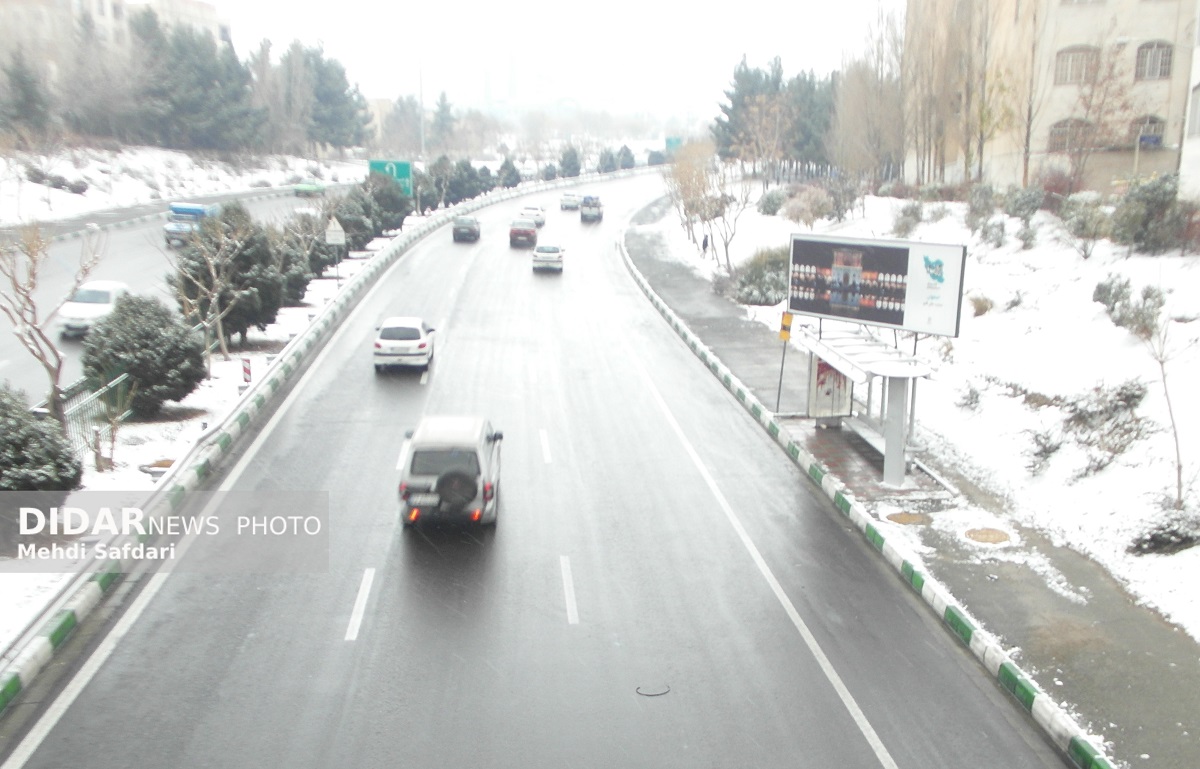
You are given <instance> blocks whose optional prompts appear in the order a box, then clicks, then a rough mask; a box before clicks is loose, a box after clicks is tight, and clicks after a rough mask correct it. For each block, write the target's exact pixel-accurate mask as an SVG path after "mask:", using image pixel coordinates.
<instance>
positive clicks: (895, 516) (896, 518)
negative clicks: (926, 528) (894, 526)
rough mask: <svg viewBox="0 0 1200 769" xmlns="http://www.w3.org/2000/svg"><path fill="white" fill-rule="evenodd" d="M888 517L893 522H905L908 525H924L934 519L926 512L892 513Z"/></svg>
mask: <svg viewBox="0 0 1200 769" xmlns="http://www.w3.org/2000/svg"><path fill="white" fill-rule="evenodd" d="M887 519H888V520H889V521H891V522H892V523H903V524H905V525H906V526H912V525H916V524H920V525H924V524H927V523H930V522H932V521H933V519H932V518H930V517H929V516H928V515H926V514H925V513H892V514H891V515H889V516H888V517H887Z"/></svg>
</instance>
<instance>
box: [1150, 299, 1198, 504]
mask: <svg viewBox="0 0 1200 769" xmlns="http://www.w3.org/2000/svg"><path fill="white" fill-rule="evenodd" d="M1170 326H1171V321H1170V320H1167V321H1166V322H1161V321H1160V322H1159V323H1158V326H1157V328H1155V329H1154V330H1153V331H1152V332H1151V333H1150V334H1148V335H1147V336H1146V337H1143V339H1142V341H1143V342H1144V343H1145V344H1146V347H1147V349H1148V350H1149V351H1150V357H1151V358H1153V359H1154V362H1155V363H1157V364H1158V372H1159V375H1160V376H1161V377H1162V386H1163V397H1164V398H1165V399H1166V402H1167V415H1168V416H1169V417H1170V419H1171V437H1172V439H1173V440H1174V442H1175V497H1174V500H1173V505H1172V506H1173V507H1174V509H1176V510H1183V509H1184V506H1185V504H1184V503H1185V499H1184V492H1185V491H1186V489H1185V488H1184V483H1183V469H1184V463H1183V450H1182V449H1181V448H1180V440H1179V421H1178V420H1177V419H1176V417H1175V408H1174V406H1173V405H1172V403H1171V388H1170V387H1169V386H1168V385H1167V364H1168V363H1170V362H1171V361H1172V360H1174V359H1175V357H1176V356H1177V355H1178V354H1179V353H1181V352H1182V350H1181V349H1178V348H1175V349H1173V348H1172V347H1171V345H1170V344H1169V339H1168V336H1169V330H1170ZM1195 343H1196V340H1194V339H1193V340H1192V341H1191V342H1189V343H1188V344H1187V345H1186V346H1185V347H1184V349H1186V348H1187V347H1191V346H1192V345H1194V344H1195Z"/></svg>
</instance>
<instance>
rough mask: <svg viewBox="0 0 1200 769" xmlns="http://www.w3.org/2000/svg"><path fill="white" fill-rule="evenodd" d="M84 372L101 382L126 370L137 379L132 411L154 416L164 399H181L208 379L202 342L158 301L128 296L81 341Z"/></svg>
mask: <svg viewBox="0 0 1200 769" xmlns="http://www.w3.org/2000/svg"><path fill="white" fill-rule="evenodd" d="M82 362H83V373H84V376H86V377H88V379H90V380H92V381H93V382H95V383H96V384H97V385H102V384H105V383H106V382H105V381H102V380H107V379H110V378H111V377H113V376H115V375H117V374H119V373H126V374H129V376H130V377H132V378H133V379H134V381H135V382H137V390H136V391H135V392H134V395H133V403H132V404H131V405H132V409H133V413H134V415H135V416H137V417H142V418H145V417H152V416H154V415H155V414H157V413H158V412H159V411H160V410H161V409H162V405H163V403H165V402H166V401H178V400H181V399H183V398H185V397H187V395H188V394H189V393H191V392H192V391H193V390H195V389H196V387H197V385H199V384H200V382H201V381H203V380H204V377H205V376H206V375H207V370H206V367H205V364H204V345H203V343H202V342H201V341H200V337H199V335H197V334H195V333H193V332H192V330H191V328H189V327H188V326H187V325H186V324H185V323H184V322H183V320H181V319H180V318H179V316H178V315H176V314H175V313H173V312H171V310H170V308H168V307H167V306H166V305H165V304H163V303H162V302H160V301H159V300H158V299H153V298H148V297H141V296H127V297H122V298H121V299H118V300H117V303H116V305H115V306H114V307H113V311H112V313H110V314H109V315H108V317H106V318H104V319H103V320H101V321H100V322H99V323H97V324H96V327H95V328H93V329H92V331H91V332H90V333H89V334H88V335H87V339H86V340H85V342H84V345H83V361H82Z"/></svg>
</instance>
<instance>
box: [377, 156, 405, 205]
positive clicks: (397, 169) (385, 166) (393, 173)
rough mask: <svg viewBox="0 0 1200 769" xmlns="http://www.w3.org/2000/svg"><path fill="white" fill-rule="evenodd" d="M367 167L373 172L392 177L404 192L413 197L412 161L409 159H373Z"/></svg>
mask: <svg viewBox="0 0 1200 769" xmlns="http://www.w3.org/2000/svg"><path fill="white" fill-rule="evenodd" d="M367 168H368V170H369V171H370V172H371V173H374V174H383V175H384V176H390V177H392V178H393V179H395V180H396V182H397V183H398V184H399V185H400V189H401V190H402V191H403V192H404V194H405V195H408V196H409V197H410V198H411V197H412V194H413V182H412V163H410V162H408V161H407V160H372V161H370V162H369V163H368V164H367Z"/></svg>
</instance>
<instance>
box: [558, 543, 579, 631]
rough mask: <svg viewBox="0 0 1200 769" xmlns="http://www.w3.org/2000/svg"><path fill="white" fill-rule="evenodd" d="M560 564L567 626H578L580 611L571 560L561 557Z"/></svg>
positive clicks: (559, 558)
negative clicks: (576, 604) (576, 603)
mask: <svg viewBox="0 0 1200 769" xmlns="http://www.w3.org/2000/svg"><path fill="white" fill-rule="evenodd" d="M558 564H559V566H561V567H562V580H563V595H564V596H565V597H566V601H567V624H568V625H578V624H579V609H578V608H577V607H576V606H575V580H574V579H572V577H571V559H570V558H568V557H566V556H565V555H560V556H559V557H558Z"/></svg>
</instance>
